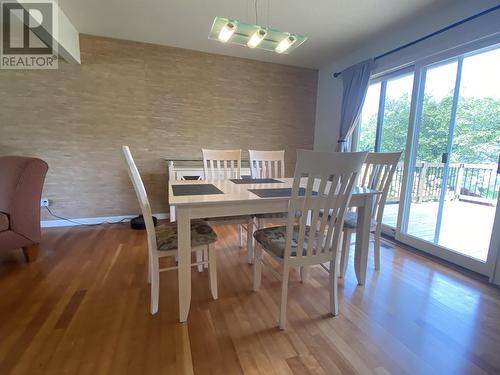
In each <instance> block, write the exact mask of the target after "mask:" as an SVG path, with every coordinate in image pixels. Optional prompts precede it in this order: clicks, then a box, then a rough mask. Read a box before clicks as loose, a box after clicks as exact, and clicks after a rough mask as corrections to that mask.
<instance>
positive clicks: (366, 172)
mask: <svg viewBox="0 0 500 375" xmlns="http://www.w3.org/2000/svg"><path fill="white" fill-rule="evenodd" d="M400 157H401V152H392V153H380V152H370V153H368V156H367V157H366V161H365V164H364V165H363V168H362V172H361V174H360V176H361V179H360V183H359V185H360V186H363V187H366V188H370V189H375V190H379V191H382V194H379V195H376V196H375V198H374V203H373V204H374V206H373V210H372V212H373V213H372V221H371V231H372V232H373V233H374V244H373V250H374V262H375V269H376V270H379V269H380V233H381V231H382V217H383V215H384V207H385V202H386V199H387V194H388V193H389V188H390V186H391V182H392V177H393V175H394V172H395V171H396V167H397V165H398V162H399V159H400ZM357 221H358V216H357V213H356V212H348V213H347V214H346V217H345V221H344V235H343V239H342V254H341V258H340V277H344V276H345V273H346V269H347V263H348V260H349V250H350V246H351V238H352V234H353V233H354V232H355V231H356V225H357Z"/></svg>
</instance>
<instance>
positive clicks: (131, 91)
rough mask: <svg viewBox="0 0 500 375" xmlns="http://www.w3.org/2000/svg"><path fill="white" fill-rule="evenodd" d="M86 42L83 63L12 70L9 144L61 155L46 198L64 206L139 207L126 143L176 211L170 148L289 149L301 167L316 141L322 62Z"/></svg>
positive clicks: (4, 121) (4, 140)
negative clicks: (298, 154)
mask: <svg viewBox="0 0 500 375" xmlns="http://www.w3.org/2000/svg"><path fill="white" fill-rule="evenodd" d="M80 43H81V51H82V64H81V65H69V64H66V63H64V62H61V63H60V64H59V69H58V70H57V71H0V103H1V104H0V107H1V111H0V154H1V155H8V154H17V155H34V156H38V157H40V158H42V159H44V160H46V161H47V162H48V163H49V168H50V169H49V173H48V175H47V179H46V184H45V188H44V192H43V196H44V197H47V198H49V199H50V200H51V208H52V209H53V210H54V211H55V212H56V213H57V214H59V215H63V216H67V217H72V218H81V217H96V216H114V215H128V214H136V213H138V212H139V207H138V204H137V202H136V198H135V195H134V192H133V189H132V186H131V184H130V182H129V180H128V176H127V173H126V171H125V169H124V166H123V164H122V160H121V155H120V146H121V145H123V144H127V145H129V146H130V148H131V151H132V153H133V155H134V157H135V158H136V162H137V164H138V168H139V170H140V172H141V175H142V178H143V180H144V183H145V185H146V189H147V190H148V194H149V198H150V201H151V204H152V206H153V211H154V212H168V202H167V195H166V189H165V186H166V183H167V173H166V163H165V162H164V161H163V160H162V158H163V157H189V156H198V157H199V156H201V151H200V149H201V148H202V147H206V148H222V149H223V148H242V149H244V150H247V149H249V148H255V149H283V148H284V149H285V150H286V166H287V169H288V172H287V174H292V173H293V164H294V160H295V150H296V149H297V148H312V146H313V137H314V121H315V106H316V86H317V71H316V70H311V69H302V68H296V67H291V66H285V65H278V64H270V63H264V62H257V61H252V60H245V59H239V58H234V57H228V56H221V55H214V54H207V53H201V52H196V51H190V50H184V49H178V48H169V47H162V46H156V45H151V44H143V43H135V42H128V41H121V40H114V39H108V38H101V37H94V36H88V35H82V36H81V40H80ZM235 48H239V47H235ZM244 155H245V156H246V155H247V154H246V153H245V154H244ZM42 218H43V219H45V220H47V219H51V217H50V216H48V215H47V214H46V213H45V212H43V216H42Z"/></svg>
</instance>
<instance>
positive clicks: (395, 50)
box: [333, 5, 500, 78]
mask: <svg viewBox="0 0 500 375" xmlns="http://www.w3.org/2000/svg"><path fill="white" fill-rule="evenodd" d="M497 9H500V5H496V6H494V7H492V8H489V9H486V10H484V11H482V12H480V13H477V14H474V15H473V16H470V17H467V18H464V19H463V20H461V21H458V22H455V23H453V24H451V25H448V26H446V27H443V28H442V29H439V30H438V31H434V32H433V33H430V34H428V35H426V36H423V37H421V38H419V39H417V40H414V41H413V42H410V43H406V44H404V45H402V46H400V47H398V48H394V49H393V50H390V51H389V52H385V53H383V54H381V55H378V56H377V57H375V58H374V60H378V59H381V58H382V57H385V56H388V55H391V54H393V53H395V52H398V51H401V50H402V49H405V48H408V47H410V46H412V45H414V44H417V43H419V42H421V41H423V40H426V39H429V38H431V37H433V36H435V35H438V34H441V33H443V32H445V31H448V30H450V29H452V28H454V27H456V26H459V25H461V24H463V23H465V22H468V21H471V20H473V19H475V18H478V17H481V16H484V15H485V14H488V13H491V12H494V11H495V10H497ZM341 74H342V72H336V73H333V77H334V78H337V77H338V76H339V75H341Z"/></svg>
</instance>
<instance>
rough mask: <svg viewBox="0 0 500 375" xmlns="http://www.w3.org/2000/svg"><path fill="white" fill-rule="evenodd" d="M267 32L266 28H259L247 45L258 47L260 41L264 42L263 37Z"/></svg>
mask: <svg viewBox="0 0 500 375" xmlns="http://www.w3.org/2000/svg"><path fill="white" fill-rule="evenodd" d="M266 34H267V32H266V30H264V29H260V30H257V31H256V32H254V33H253V35H252V36H251V37H250V40H249V41H248V43H247V46H248V47H250V48H255V47H257V46H258V45H259V44H260V42H262V39H264V38H265V36H266Z"/></svg>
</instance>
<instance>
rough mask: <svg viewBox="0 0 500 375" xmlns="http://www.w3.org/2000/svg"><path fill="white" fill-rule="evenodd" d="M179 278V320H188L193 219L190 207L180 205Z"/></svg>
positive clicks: (178, 220)
mask: <svg viewBox="0 0 500 375" xmlns="http://www.w3.org/2000/svg"><path fill="white" fill-rule="evenodd" d="M176 216H177V236H178V252H179V254H178V259H179V263H178V266H179V268H178V279H179V320H180V321H181V322H185V321H187V317H188V314H189V305H190V304H191V219H190V218H189V208H182V207H178V208H177V212H176Z"/></svg>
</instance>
